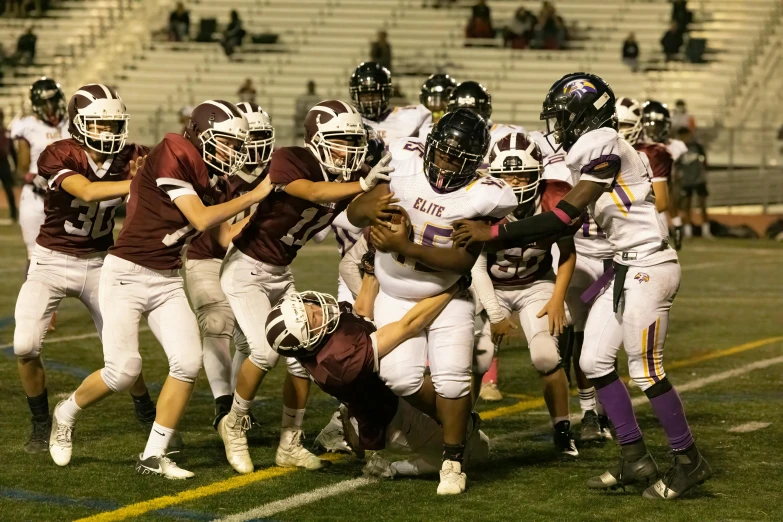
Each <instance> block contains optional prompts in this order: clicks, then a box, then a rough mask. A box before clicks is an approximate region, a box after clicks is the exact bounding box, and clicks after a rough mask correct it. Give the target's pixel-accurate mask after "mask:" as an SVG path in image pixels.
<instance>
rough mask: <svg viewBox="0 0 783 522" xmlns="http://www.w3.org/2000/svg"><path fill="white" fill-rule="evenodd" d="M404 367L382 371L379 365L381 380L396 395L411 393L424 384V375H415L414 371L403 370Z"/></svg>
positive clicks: (382, 368)
mask: <svg viewBox="0 0 783 522" xmlns="http://www.w3.org/2000/svg"><path fill="white" fill-rule="evenodd" d="M405 370H406V368H395V369H394V370H393V371H384V367H383V365H381V373H380V377H381V380H382V381H383V382H384V384H386V386H387V387H388V388H389V389H390V390H391V391H393V392H394V394H395V395H397V396H398V397H407V396H408V395H413V394H414V393H416V392H417V391H419V389H421V387H422V385H423V384H424V375H423V374H421V375H416V373H415V372H410V371H405Z"/></svg>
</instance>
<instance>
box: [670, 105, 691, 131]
mask: <svg viewBox="0 0 783 522" xmlns="http://www.w3.org/2000/svg"><path fill="white" fill-rule="evenodd" d="M683 127H685V128H686V129H688V130H690V131H691V132H695V131H696V119H695V118H694V117H693V116H691V114H690V113H689V112H688V108H687V107H686V106H685V100H677V101H676V102H675V104H674V110H673V111H672V129H676V130H679V129H681V128H683Z"/></svg>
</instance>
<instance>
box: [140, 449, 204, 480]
mask: <svg viewBox="0 0 783 522" xmlns="http://www.w3.org/2000/svg"><path fill="white" fill-rule="evenodd" d="M143 456H144V454H143V453H139V456H138V457H136V472H137V473H139V474H141V475H162V476H164V477H166V478H167V479H171V480H184V479H189V478H191V477H194V476H195V475H194V474H193V472H192V471H188V470H186V469H182V468H180V467H179V466H177V463H176V462H174V461H173V460H171V459H170V458H168V456H166V455H162V456H158V455H153V456H152V457H149V458H146V459H142V457H143Z"/></svg>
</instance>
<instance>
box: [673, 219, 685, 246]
mask: <svg viewBox="0 0 783 522" xmlns="http://www.w3.org/2000/svg"><path fill="white" fill-rule="evenodd" d="M683 235H685V231H684V230H683V226H682V225H680V226H678V227H674V233H673V234H672V239H674V249H675V250H681V249H682V237H683Z"/></svg>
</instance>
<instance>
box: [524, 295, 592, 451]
mask: <svg viewBox="0 0 783 522" xmlns="http://www.w3.org/2000/svg"><path fill="white" fill-rule="evenodd" d="M554 288H555V285H554V283H553V282H552V281H549V280H542V281H536V282H535V283H532V284H530V285H529V286H528V287H527V288H525V289H523V290H515V291H513V294H515V295H516V296H517V297H516V298H515V299H514V303H513V308H514V309H516V310H519V322H520V325H521V326H522V331H523V332H524V333H525V338H526V339H527V345H528V349H529V350H530V361H531V363H532V364H533V367H534V368H535V369H536V371H538V374H539V375H540V376H541V382H542V384H543V388H544V400H545V401H546V405H547V408H548V409H549V416H550V418H551V420H552V429H553V436H554V443H555V449H556V450H557V451H558V452H559V453H561V454H563V455H567V456H570V457H576V456H578V455H579V451H578V450H577V449H576V444H575V443H574V440H573V436H572V435H571V418H570V413H569V401H570V394H569V391H568V379H567V378H566V374H565V370H564V369H563V367H562V366H561V364H560V351H559V348H558V338H557V337H556V336H554V335H551V334H550V333H549V319H548V318H547V317H546V316H543V317H536V316H537V315H538V313H539V312H540V311H541V310H542V309H543V308H544V307H545V306H546V304H547V303H548V302H549V300H550V299H551V298H552V293H553V291H554ZM509 293H512V292H509Z"/></svg>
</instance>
